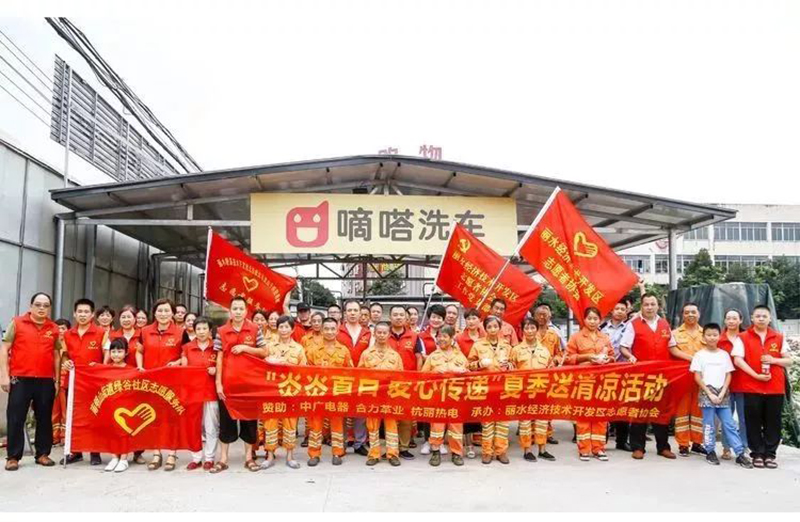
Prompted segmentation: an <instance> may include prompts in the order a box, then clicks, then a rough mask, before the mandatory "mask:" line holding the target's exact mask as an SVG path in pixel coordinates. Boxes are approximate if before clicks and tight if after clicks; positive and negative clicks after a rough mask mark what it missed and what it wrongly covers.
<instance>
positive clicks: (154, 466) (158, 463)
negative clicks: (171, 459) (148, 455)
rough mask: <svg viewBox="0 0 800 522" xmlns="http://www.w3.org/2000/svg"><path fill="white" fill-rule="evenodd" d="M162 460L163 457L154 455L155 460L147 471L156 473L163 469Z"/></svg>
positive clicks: (148, 466)
mask: <svg viewBox="0 0 800 522" xmlns="http://www.w3.org/2000/svg"><path fill="white" fill-rule="evenodd" d="M161 462H162V458H161V455H153V460H152V461H151V462H150V464H148V465H147V469H148V470H149V471H155V470H157V469H158V468H160V467H161Z"/></svg>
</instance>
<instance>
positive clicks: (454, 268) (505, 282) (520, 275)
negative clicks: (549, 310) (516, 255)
mask: <svg viewBox="0 0 800 522" xmlns="http://www.w3.org/2000/svg"><path fill="white" fill-rule="evenodd" d="M505 262H506V260H505V259H504V258H503V257H502V256H500V255H499V254H498V253H497V252H495V251H494V250H492V249H491V248H489V247H488V246H486V245H485V244H483V243H482V242H481V241H480V240H479V239H478V238H476V237H475V236H473V235H472V234H470V233H469V231H467V229H466V228H465V227H464V226H463V225H460V224H457V225H456V226H455V228H454V230H453V234H452V235H451V236H450V242H449V243H448V244H447V250H446V251H445V253H444V257H443V258H442V266H441V268H440V269H439V275H438V277H437V278H436V286H438V287H439V288H441V289H442V290H444V291H445V292H447V293H448V294H450V295H451V296H452V297H453V298H454V299H456V300H457V301H458V302H459V303H461V304H462V305H464V306H465V307H467V308H477V306H478V303H481V302H482V303H483V304H482V305H481V310H480V313H481V315H482V316H486V315H488V313H489V308H490V306H491V303H492V301H493V300H494V299H495V298H501V299H503V300H504V301H505V302H506V312H505V315H504V316H503V319H504V320H505V321H506V322H508V323H510V324H519V323H520V322H521V321H522V319H523V318H524V317H525V314H526V313H527V312H528V310H530V308H531V305H533V303H535V302H536V298H537V297H539V294H540V293H541V292H542V286H541V285H540V284H538V283H537V282H536V281H534V280H533V279H531V278H530V277H528V276H526V275H525V273H524V272H523V271H522V270H520V269H519V268H517V267H516V266H514V265H509V266H508V267H507V268H506V270H505V271H504V272H503V274H502V275H501V276H500V278H499V279H498V280H497V283H495V285H494V287H493V288H492V291H491V292H490V293H489V294H488V295H487V296H486V298H485V299H484V298H483V296H484V294H486V291H487V290H489V288H490V287H491V284H492V281H493V280H494V278H495V277H496V275H497V274H498V273H499V272H500V270H501V269H502V268H503V265H504V264H505Z"/></svg>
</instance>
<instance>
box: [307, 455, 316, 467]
mask: <svg viewBox="0 0 800 522" xmlns="http://www.w3.org/2000/svg"><path fill="white" fill-rule="evenodd" d="M317 464H319V457H311V458H310V459H308V467H309V468H313V467H314V466H316V465H317Z"/></svg>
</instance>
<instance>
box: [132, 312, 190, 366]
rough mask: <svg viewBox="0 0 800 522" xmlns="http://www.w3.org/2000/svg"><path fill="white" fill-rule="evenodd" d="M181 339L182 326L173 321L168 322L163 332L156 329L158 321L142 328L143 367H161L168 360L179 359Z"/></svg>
mask: <svg viewBox="0 0 800 522" xmlns="http://www.w3.org/2000/svg"><path fill="white" fill-rule="evenodd" d="M182 340H183V328H181V327H180V326H178V325H176V324H175V323H170V325H169V327H168V328H167V329H166V330H164V331H163V332H160V331H159V330H158V323H153V324H150V325H147V326H145V327H144V328H142V331H141V344H142V353H143V354H144V359H143V361H142V363H143V365H144V367H145V369H146V370H150V369H152V368H161V367H162V366H166V365H167V363H169V362H172V361H177V360H178V359H180V358H181V342H182Z"/></svg>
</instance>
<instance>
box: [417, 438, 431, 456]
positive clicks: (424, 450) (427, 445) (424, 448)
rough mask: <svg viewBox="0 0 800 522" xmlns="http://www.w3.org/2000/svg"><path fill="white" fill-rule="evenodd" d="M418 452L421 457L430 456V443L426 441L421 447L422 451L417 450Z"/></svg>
mask: <svg viewBox="0 0 800 522" xmlns="http://www.w3.org/2000/svg"><path fill="white" fill-rule="evenodd" d="M419 452H420V454H421V455H430V454H431V444H430V442H427V441H426V442H425V444H423V445H422V449H421V450H419Z"/></svg>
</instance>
